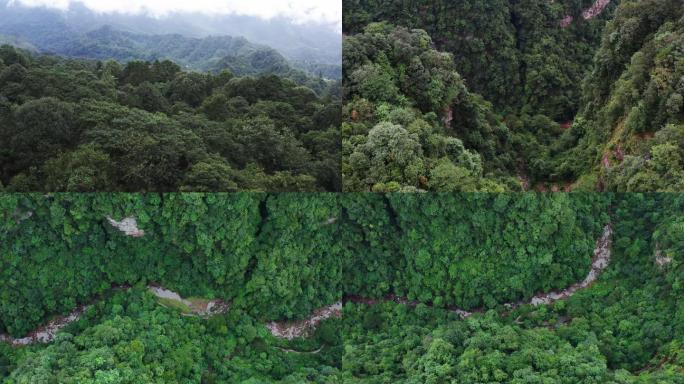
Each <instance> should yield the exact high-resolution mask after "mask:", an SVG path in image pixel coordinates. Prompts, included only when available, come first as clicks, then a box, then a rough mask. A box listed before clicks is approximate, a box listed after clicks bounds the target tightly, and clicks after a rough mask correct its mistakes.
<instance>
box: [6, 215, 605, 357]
mask: <svg viewBox="0 0 684 384" xmlns="http://www.w3.org/2000/svg"><path fill="white" fill-rule="evenodd" d="M612 238H613V230H612V227H611V226H610V224H608V225H606V226H605V227H604V228H603V232H602V234H601V237H599V239H598V240H597V241H596V247H595V248H594V257H593V258H592V263H591V270H590V271H589V273H588V274H587V276H586V277H585V278H584V279H583V280H582V281H580V282H577V283H575V284H573V285H571V286H570V287H568V288H566V289H563V290H561V291H553V292H549V293H540V294H538V295H535V296H534V297H533V298H532V299H530V300H529V301H518V302H512V303H506V304H504V306H505V307H506V308H508V309H515V308H518V307H520V306H522V305H534V306H537V305H542V304H551V303H553V302H556V301H558V300H563V299H566V298H568V297H571V296H572V295H574V294H575V293H577V292H578V291H579V290H582V289H585V288H588V287H589V286H591V284H593V283H594V282H595V281H596V279H598V277H599V276H600V275H601V272H603V270H604V269H605V268H606V267H608V264H609V263H610V255H611V253H610V250H611V244H612ZM129 288H130V287H116V288H114V289H129ZM147 288H148V291H149V292H150V293H152V294H153V295H154V296H156V297H157V298H159V299H166V300H172V301H175V302H178V303H180V304H182V305H184V306H186V307H188V309H189V311H190V313H184V314H183V315H185V316H199V317H210V316H214V315H218V314H221V313H225V312H228V311H229V310H230V305H229V304H228V303H226V302H224V301H222V300H205V299H185V298H183V297H181V296H180V295H179V294H178V293H176V292H173V291H170V290H168V289H165V288H162V287H159V286H154V285H150V286H148V287H147ZM385 301H393V302H396V303H399V304H405V305H408V306H412V307H415V306H417V305H418V304H419V302H418V301H412V300H408V299H407V298H404V297H399V296H395V295H388V296H386V297H384V298H382V299H371V298H365V297H360V296H352V295H348V296H345V298H344V300H343V301H340V302H337V303H334V304H331V305H328V306H325V307H322V308H319V309H317V310H316V311H314V313H313V314H312V315H311V316H309V317H308V318H306V319H303V320H298V321H290V322H278V321H272V322H269V323H267V324H266V328H268V329H269V331H271V334H272V335H273V336H275V337H278V338H282V339H287V340H292V339H295V338H298V337H306V336H308V335H309V334H310V333H311V332H312V331H313V330H314V329H316V327H317V326H318V324H320V323H321V322H322V321H324V320H326V319H329V318H332V317H342V305H343V302H353V303H361V304H367V305H374V304H379V303H381V302H385ZM160 305H164V304H163V303H160ZM88 307H89V305H83V306H79V307H78V308H76V309H75V310H73V311H72V312H71V313H69V314H67V315H65V316H61V317H57V318H55V319H53V320H51V321H49V322H48V323H47V324H45V325H43V326H41V327H39V328H37V329H36V330H34V331H33V332H31V333H30V334H29V335H27V336H26V337H22V338H14V337H11V336H9V335H4V334H0V342H5V343H9V344H12V345H14V346H21V345H29V344H34V343H48V342H50V341H52V340H53V339H54V338H55V335H56V334H57V332H59V331H60V330H62V329H63V328H64V327H66V326H68V325H69V324H71V323H73V322H74V321H77V320H78V319H79V318H80V317H81V316H82V315H83V313H85V311H86V310H87V309H88ZM447 309H448V310H449V311H451V312H453V313H456V314H458V315H459V316H460V317H462V318H468V317H470V316H472V315H473V314H475V313H481V312H484V311H485V308H478V309H474V310H472V311H466V310H463V309H461V308H458V307H455V306H452V307H448V308H447ZM283 350H284V351H285V352H292V351H291V350H286V349H283ZM294 352H297V351H294Z"/></svg>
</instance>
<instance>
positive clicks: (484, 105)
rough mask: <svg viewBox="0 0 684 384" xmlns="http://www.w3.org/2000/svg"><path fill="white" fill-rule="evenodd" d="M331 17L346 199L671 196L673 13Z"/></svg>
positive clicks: (627, 6) (485, 5)
mask: <svg viewBox="0 0 684 384" xmlns="http://www.w3.org/2000/svg"><path fill="white" fill-rule="evenodd" d="M344 6H345V17H344V28H345V33H346V34H347V36H346V37H345V40H344V44H343V45H344V53H343V54H344V63H343V67H344V75H343V76H344V85H345V97H346V99H345V100H346V105H345V108H344V113H343V122H344V123H343V175H344V176H343V179H344V180H345V189H346V190H353V191H364V190H379V191H396V190H414V189H416V188H417V189H421V190H432V191H454V190H457V191H496V190H521V189H525V190H527V189H537V190H555V191H557V190H566V191H570V190H610V191H667V190H679V189H681V188H680V187H679V184H681V180H682V175H681V169H682V164H681V163H682V160H681V157H682V153H681V148H682V143H681V142H680V141H681V140H679V136H681V135H679V134H678V131H679V130H680V129H679V126H680V125H681V123H682V115H681V113H682V112H681V111H680V110H681V109H683V108H679V104H682V103H681V100H680V99H679V93H678V92H680V90H678V87H679V85H678V84H679V77H681V74H680V73H679V72H680V67H681V65H680V64H679V63H680V62H681V48H680V45H681V35H682V33H681V27H680V24H682V21H681V17H682V14H684V10H683V9H684V7H683V6H682V4H681V2H679V1H672V0H666V1H661V0H649V1H596V2H594V1H555V2H545V1H506V0H502V1H459V2H443V1H439V0H435V1H427V2H425V1H423V2H414V1H407V0H377V1H376V0H345V1H344ZM680 93H681V92H680ZM490 103H491V104H490ZM656 132H660V133H659V134H657V135H656ZM447 142H449V143H450V144H446V143H447ZM450 146H451V147H455V148H456V150H455V151H454V150H448V149H447V148H449V147H450ZM462 153H463V154H465V155H461V154H462ZM459 157H461V158H459ZM466 157H467V158H468V159H470V160H466V159H465V158H466ZM665 159H668V160H665ZM473 164H474V165H473ZM628 185H629V186H628Z"/></svg>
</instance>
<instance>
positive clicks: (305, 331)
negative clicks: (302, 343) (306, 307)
mask: <svg viewBox="0 0 684 384" xmlns="http://www.w3.org/2000/svg"><path fill="white" fill-rule="evenodd" d="M331 317H342V302H337V303H335V304H332V305H328V306H327V307H323V308H320V309H317V310H316V311H315V312H314V313H313V314H312V315H311V316H310V317H309V318H308V319H304V320H298V321H292V322H275V321H272V322H270V323H268V324H266V328H268V329H269V331H271V334H272V335H273V336H275V337H279V338H282V339H287V340H292V339H294V338H297V337H306V336H307V335H309V334H310V333H311V332H312V331H313V330H314V329H316V327H317V326H318V324H319V323H320V322H321V321H323V320H326V319H329V318H331Z"/></svg>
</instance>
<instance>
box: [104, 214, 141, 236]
mask: <svg viewBox="0 0 684 384" xmlns="http://www.w3.org/2000/svg"><path fill="white" fill-rule="evenodd" d="M107 221H109V224H111V225H112V226H113V227H114V228H116V229H118V230H119V231H121V232H123V233H124V234H125V235H126V236H131V237H143V236H145V231H143V230H142V229H138V221H137V220H136V219H135V217H127V218H125V219H123V220H121V221H116V220H114V219H112V218H111V217H109V216H107Z"/></svg>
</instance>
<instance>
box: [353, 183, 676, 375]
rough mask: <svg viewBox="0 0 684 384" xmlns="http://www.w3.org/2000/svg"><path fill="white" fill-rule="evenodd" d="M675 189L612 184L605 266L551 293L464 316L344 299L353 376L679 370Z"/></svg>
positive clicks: (667, 372)
mask: <svg viewBox="0 0 684 384" xmlns="http://www.w3.org/2000/svg"><path fill="white" fill-rule="evenodd" d="M683 204H684V200H683V199H682V197H681V196H679V195H666V194H661V195H656V194H653V195H637V194H631V195H618V196H617V199H616V200H614V201H613V204H612V207H613V208H612V209H613V212H614V217H613V218H612V220H611V221H612V224H613V228H614V230H615V233H614V241H613V249H612V253H613V255H612V260H611V266H610V267H609V269H608V270H607V271H606V272H604V274H603V275H602V276H601V278H600V279H599V280H598V282H596V283H595V284H594V285H592V286H591V287H590V288H588V289H586V290H583V291H580V292H578V294H576V295H574V296H572V297H570V298H568V299H566V300H561V301H557V302H556V303H554V304H552V305H540V306H536V307H535V306H523V307H520V308H518V309H515V310H513V311H499V312H496V311H489V312H487V313H484V314H479V315H475V316H472V317H470V318H468V319H466V320H461V319H460V318H459V317H458V315H457V314H455V313H451V312H447V311H445V310H443V309H438V308H431V307H427V306H425V305H420V304H419V305H418V306H417V307H415V308H412V307H409V306H407V305H404V304H397V303H394V302H391V301H390V302H386V303H383V304H378V305H372V306H369V305H366V304H354V303H351V302H350V303H348V304H347V305H346V307H345V313H344V323H343V329H342V330H341V332H342V334H343V344H344V356H343V358H342V366H343V369H342V373H341V376H342V381H343V382H348V383H394V382H402V383H448V382H458V383H482V382H505V383H516V384H518V383H519V384H523V383H525V384H526V383H546V382H549V383H568V384H571V383H572V384H575V383H587V384H589V383H596V384H598V383H601V384H605V383H608V384H637V383H644V384H645V383H680V382H682V381H684V374H683V373H682V372H683V371H684V369H683V367H684V360H683V359H682V343H683V342H684V321H683V319H682V313H684V308H683V307H682V301H681V293H682V292H681V281H682V280H681V273H682V268H681V256H682V251H683V250H684V248H683V245H684V226H683V225H682V217H681V212H682V210H683V209H684V205H683Z"/></svg>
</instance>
